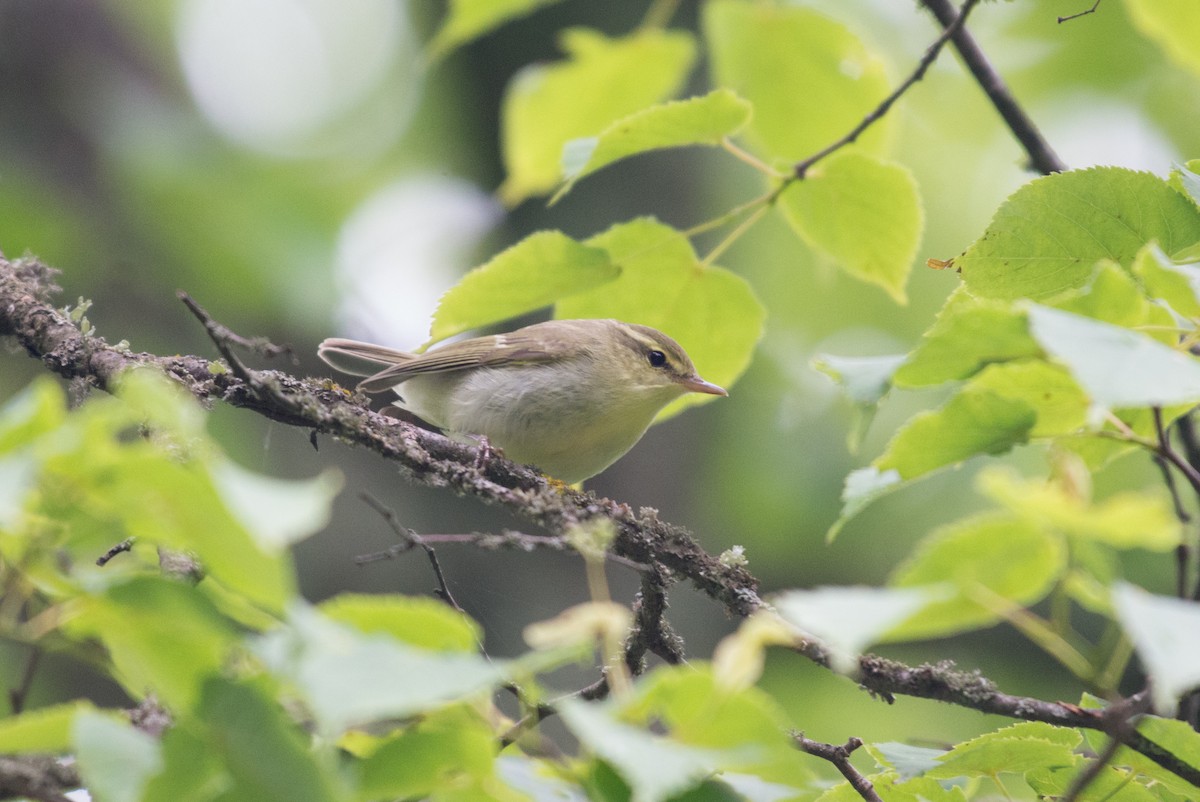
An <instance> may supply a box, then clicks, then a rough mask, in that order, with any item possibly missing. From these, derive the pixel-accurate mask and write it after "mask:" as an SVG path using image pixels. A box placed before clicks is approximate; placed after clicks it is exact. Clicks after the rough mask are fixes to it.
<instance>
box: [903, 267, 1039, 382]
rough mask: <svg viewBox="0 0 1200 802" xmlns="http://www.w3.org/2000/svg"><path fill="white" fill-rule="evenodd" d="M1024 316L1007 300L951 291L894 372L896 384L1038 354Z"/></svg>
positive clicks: (968, 372)
mask: <svg viewBox="0 0 1200 802" xmlns="http://www.w3.org/2000/svg"><path fill="white" fill-rule="evenodd" d="M1041 352H1042V351H1041V348H1040V347H1039V346H1038V344H1037V341H1036V340H1034V339H1033V337H1032V336H1031V335H1030V334H1029V323H1028V322H1027V321H1026V319H1025V316H1024V315H1023V314H1021V313H1020V312H1018V311H1017V310H1015V309H1013V308H1012V306H1011V305H1010V304H1007V303H1002V302H1000V301H990V300H987V299H985V298H976V297H974V296H973V295H971V294H970V293H968V292H966V291H965V290H964V289H962V288H959V289H958V290H955V291H954V292H953V293H952V294H951V295H950V297H949V298H948V299H947V300H946V304H945V306H943V307H942V310H941V311H940V312H939V313H938V317H937V320H936V322H934V324H933V326H932V327H930V329H929V330H928V331H926V332H925V335H924V336H923V337H922V338H921V342H920V343H919V344H918V345H917V347H916V349H915V350H914V351H913V352H912V353H910V354H909V356H908V361H907V362H905V363H904V365H902V366H901V367H900V368H899V369H898V370H897V371H896V376H895V380H896V385H897V386H899V387H921V386H925V385H933V384H942V383H943V382H948V381H954V380H957V379H967V378H970V377H971V376H973V375H975V374H976V373H978V372H979V371H980V370H982V369H983V368H984V367H986V366H987V365H990V364H992V363H995V362H1007V361H1008V360H1011V359H1021V358H1023V357H1032V356H1040V355H1041Z"/></svg>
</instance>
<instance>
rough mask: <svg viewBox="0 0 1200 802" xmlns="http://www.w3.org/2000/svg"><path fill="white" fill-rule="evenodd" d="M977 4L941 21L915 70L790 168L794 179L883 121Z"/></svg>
mask: <svg viewBox="0 0 1200 802" xmlns="http://www.w3.org/2000/svg"><path fill="white" fill-rule="evenodd" d="M978 3H979V0H966V2H964V3H963V5H962V9H961V10H960V11H959V12H958V13H957V15H956V16H955V17H954V18H953V19H952V20H951V21H950V22H949V23H945V22H943V25H944V27H945V30H944V31H942V35H941V36H939V37H938V38H937V39H935V40H934V42H933V44H931V45H930V46H929V47H928V49H926V51H925V55H923V56H922V57H921V60H920V61H919V62H917V67H916V69H915V70H913V71H912V73H911V74H910V75H909V76H908V77H907V78H906V79H904V82H903V83H901V84H900V85H899V86H897V87H896V88H895V89H894V90H893V91H892V93H891V94H890V95H888V96H887V97H886V98H884V99H883V101H882V102H881V103H880V104H879V105H878V106H876V107H875V109H874V110H872V111H871V113H870V114H868V115H867V116H866V117H863V118H862V120H861V121H859V123H858V125H856V126H854V127H853V128H852V129H850V132H849V133H848V134H846V135H845V136H843V137H842V138H841V139H839V140H837V141H836V142H834V143H833V144H831V145H828V146H827V147H825V148H823V149H821V150H819V151H817V152H816V153H814V154H813V155H811V156H809V157H808V158H807V159H804V160H803V161H800V162H797V163H796V166H795V167H794V168H792V173H793V175H794V176H795V178H797V179H803V178H804V176H805V175H807V174H808V171H809V168H811V167H812V166H813V165H814V164H816V163H817V162H819V161H821V159H824V158H825V157H826V156H828V155H830V154H831V153H833V152H835V151H837V150H840V149H842V148H844V147H846V146H847V145H849V144H851V143H852V142H854V141H856V140H857V139H858V138H859V137H860V136H862V134H863V132H865V131H866V130H867V129H868V128H870V127H871V126H872V125H874V124H875V123H876V122H878V121H879V120H880V119H882V118H883V116H884V115H885V114H887V113H888V110H889V109H890V108H891V107H892V104H893V103H895V102H896V101H897V100H899V99H900V96H901V95H903V94H904V93H905V92H907V91H908V90H909V88H910V87H912V85H913V84H915V83H916V82H917V81H919V80H921V79H922V78H924V77H925V73H926V72H927V71H928V70H929V67H930V66H931V65H932V64H933V62H935V61H937V57H938V54H939V53H941V52H942V47H943V46H945V44H946V42H948V41H950V37H952V36H954V35H955V34H956V33H958V32H959V30H961V29H962V27H963V25H965V24H966V22H967V15H968V14H970V13H971V9H973V8H974V7H975V6H976V4H978Z"/></svg>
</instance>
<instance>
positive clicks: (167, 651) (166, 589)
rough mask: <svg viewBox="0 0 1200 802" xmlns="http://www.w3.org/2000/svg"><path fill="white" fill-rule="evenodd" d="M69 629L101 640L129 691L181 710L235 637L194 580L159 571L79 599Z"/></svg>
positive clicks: (216, 669)
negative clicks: (160, 574)
mask: <svg viewBox="0 0 1200 802" xmlns="http://www.w3.org/2000/svg"><path fill="white" fill-rule="evenodd" d="M70 628H71V631H73V632H77V633H79V634H88V635H91V636H92V637H95V638H97V639H98V640H99V641H100V642H101V643H103V644H104V646H105V648H106V649H107V650H108V654H109V657H110V658H111V660H112V662H113V666H114V668H115V669H116V671H115V675H116V676H115V678H116V679H117V680H119V681H120V682H121V683H122V684H123V685H124V687H125V688H126V690H127V691H128V692H129V693H130V694H131V695H132V696H134V697H135V698H139V697H140V696H142V695H144V694H146V693H148V692H152V693H154V694H156V695H157V696H158V697H159V698H160V699H161V700H162V701H163V702H164V703H165V704H166V705H168V706H169V707H172V708H175V709H177V710H180V711H184V710H188V709H190V708H191V707H192V706H194V705H195V703H196V700H197V699H198V696H199V693H200V688H201V686H202V685H203V684H204V682H205V681H206V680H207V679H208V678H209V677H211V676H215V675H217V674H219V673H220V672H221V669H222V668H223V667H224V666H225V661H226V659H227V658H228V656H229V654H230V652H231V650H232V649H233V647H234V645H235V644H236V643H237V642H238V637H237V632H236V631H235V630H234V628H233V626H232V625H231V624H230V623H229V622H228V621H226V620H225V619H224V618H223V617H222V616H221V615H220V613H218V612H217V611H216V609H215V608H214V607H213V605H212V603H211V602H210V601H208V599H206V598H205V597H204V596H203V594H201V593H200V592H199V591H198V590H197V589H196V588H195V587H194V586H192V585H189V584H185V583H183V582H178V581H175V580H169V579H164V578H162V577H157V576H142V577H137V578H134V579H132V580H130V581H128V582H125V583H123V584H121V585H118V586H116V587H113V588H110V589H109V590H108V591H107V592H106V593H105V594H104V595H103V596H97V597H95V598H92V599H87V600H83V603H82V604H81V605H80V610H79V613H78V617H77V618H76V619H75V620H73V621H72V622H71V624H70ZM168 645H169V647H168Z"/></svg>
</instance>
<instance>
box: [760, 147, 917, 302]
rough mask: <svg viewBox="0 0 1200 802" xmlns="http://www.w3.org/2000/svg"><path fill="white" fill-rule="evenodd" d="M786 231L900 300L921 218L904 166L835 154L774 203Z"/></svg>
mask: <svg viewBox="0 0 1200 802" xmlns="http://www.w3.org/2000/svg"><path fill="white" fill-rule="evenodd" d="M779 204H780V205H779V208H780V209H781V210H782V211H783V215H784V217H786V218H787V221H788V222H789V223H790V224H791V226H792V228H794V229H795V230H796V232H797V233H798V234H799V235H800V237H801V239H803V240H804V241H805V242H807V243H808V244H809V245H810V246H812V247H813V248H814V249H816V250H817V251H818V252H820V253H822V254H824V255H826V256H828V257H829V258H830V259H832V260H833V262H834V264H835V265H836V266H837V267H838V268H840V269H841V270H844V271H846V272H847V273H849V274H850V275H852V276H854V277H855V278H857V279H860V280H862V281H866V282H868V283H870V284H875V285H877V286H879V287H882V288H883V289H884V290H885V291H886V292H887V293H888V295H890V296H891V297H892V299H893V300H895V301H897V302H898V303H904V302H905V300H906V295H905V291H904V285H905V284H906V283H907V282H908V274H909V272H910V271H911V270H912V265H913V259H914V258H915V257H916V255H917V245H918V244H920V242H921V234H922V230H923V228H924V224H925V213H924V210H923V208H922V206H921V199H920V196H919V194H918V191H917V184H916V180H915V179H914V178H913V176H912V173H910V172H909V171H908V169H907V168H905V167H902V166H900V165H898V164H894V163H890V162H884V161H881V160H879V159H877V158H875V157H874V156H869V155H867V154H864V153H857V152H852V151H847V152H843V153H838V154H836V155H834V156H832V157H830V158H828V159H826V160H825V161H823V162H821V163H820V164H818V165H817V166H816V167H814V168H813V169H812V170H811V171H810V172H809V173H808V175H807V176H806V177H805V178H804V180H802V181H796V182H794V183H793V184H792V185H791V186H789V187H788V188H787V189H786V190H784V192H783V195H782V196H780V198H779Z"/></svg>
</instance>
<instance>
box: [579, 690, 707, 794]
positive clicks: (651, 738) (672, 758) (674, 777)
mask: <svg viewBox="0 0 1200 802" xmlns="http://www.w3.org/2000/svg"><path fill="white" fill-rule="evenodd" d="M558 712H559V715H560V716H561V717H562V719H563V721H564V722H565V723H566V725H567V726H568V727H569V728H570V729H571V732H572V733H574V734H575V737H577V738H578V739H579V741H580V743H581V744H583V745H584V746H586V747H587V748H588V749H589V750H590V751H591V752H593V753H595V754H596V755H597V756H598V757H600V758H601V759H603V760H605V761H607V762H608V763H610V764H612V766H613V768H614V769H616V771H617V773H619V774H620V775H621V777H622V778H624V780H625V781H626V782H627V783H629V787H630V789H631V791H632V792H633V793H632V802H665V800H667V799H670V798H672V797H674V796H675V795H676V794H679V793H681V792H683V791H686V790H687V789H689V788H693V787H695V786H697V785H699V784H700V782H701V781H702V780H704V779H705V778H706V777H708V776H710V775H712V774H713V773H714V772H715V771H716V770H717V769H718V768H720V767H721V766H722V764H723V763H724V762H725V761H726V760H727V757H726V756H725V755H724V754H723V753H722V752H720V751H717V750H712V749H701V748H698V747H694V746H685V745H683V744H681V743H677V742H676V741H673V740H671V739H669V738H664V737H661V736H657V735H653V734H651V733H649V732H647V731H645V730H643V729H641V728H640V727H631V726H630V725H628V724H625V723H623V722H621V721H618V720H617V718H616V717H615V716H614V715H613V711H612V707H611V705H603V704H589V703H586V702H580V701H576V700H574V699H566V700H563V702H561V703H560V704H559V705H558Z"/></svg>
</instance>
